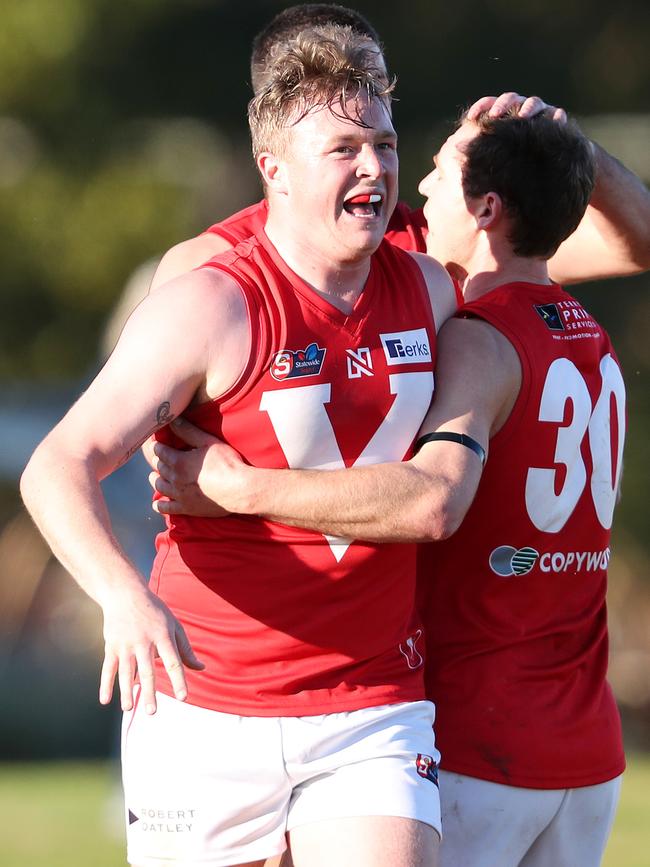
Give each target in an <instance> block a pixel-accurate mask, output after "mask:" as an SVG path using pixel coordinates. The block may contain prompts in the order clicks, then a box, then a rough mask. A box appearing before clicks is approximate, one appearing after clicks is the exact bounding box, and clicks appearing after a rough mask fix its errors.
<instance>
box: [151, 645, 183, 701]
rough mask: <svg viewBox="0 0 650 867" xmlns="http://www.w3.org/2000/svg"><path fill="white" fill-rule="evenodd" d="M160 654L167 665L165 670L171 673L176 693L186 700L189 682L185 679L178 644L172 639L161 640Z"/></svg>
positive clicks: (179, 697) (179, 698) (171, 681)
mask: <svg viewBox="0 0 650 867" xmlns="http://www.w3.org/2000/svg"><path fill="white" fill-rule="evenodd" d="M158 655H159V656H160V658H161V660H162V663H163V665H164V666H165V671H166V672H167V674H168V675H169V680H170V683H171V685H172V689H173V690H174V695H175V696H176V698H177V699H178V700H179V701H185V699H186V698H187V683H186V681H185V671H184V669H183V662H182V660H181V657H180V654H179V651H178V650H177V648H176V645H175V644H174V643H173V642H172V641H165V642H159V643H158Z"/></svg>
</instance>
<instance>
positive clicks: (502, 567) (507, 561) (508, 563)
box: [489, 545, 539, 578]
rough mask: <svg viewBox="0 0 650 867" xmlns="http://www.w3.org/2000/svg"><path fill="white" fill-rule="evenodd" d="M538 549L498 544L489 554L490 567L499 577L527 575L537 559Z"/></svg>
mask: <svg viewBox="0 0 650 867" xmlns="http://www.w3.org/2000/svg"><path fill="white" fill-rule="evenodd" d="M538 559H539V551H536V550H535V549H534V548H528V547H526V548H513V547H512V545H500V546H499V547H498V548H495V549H494V551H492V553H491V554H490V561H489V562H490V569H491V570H492V571H493V572H494V573H495V574H497V575H499V576H500V577H501V578H510V577H511V576H512V575H528V573H529V572H530V571H531V569H532V568H533V566H534V565H535V563H536V562H537V560H538Z"/></svg>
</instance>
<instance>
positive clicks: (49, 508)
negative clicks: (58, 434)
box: [21, 440, 146, 607]
mask: <svg viewBox="0 0 650 867" xmlns="http://www.w3.org/2000/svg"><path fill="white" fill-rule="evenodd" d="M21 493H22V496H23V500H24V502H25V505H26V506H27V509H28V510H29V512H30V514H31V516H32V518H33V520H34V522H35V523H36V525H37V527H38V528H39V530H40V531H41V533H42V534H43V536H44V538H45V540H46V541H47V542H48V544H49V545H50V547H51V549H52V552H53V554H54V555H55V556H56V557H57V559H58V560H59V561H60V562H61V563H62V565H63V566H64V567H65V568H66V569H67V570H68V572H69V573H70V574H71V575H72V576H73V578H75V580H76V581H77V583H78V584H79V586H80V587H81V588H82V589H83V590H84V591H85V592H86V593H87V594H88V595H89V596H90V597H91V598H92V599H94V600H95V602H97V603H98V604H99V605H100V606H102V607H105V606H106V605H109V604H111V602H112V601H113V600H114V599H115V598H116V597H118V596H121V595H123V594H124V593H133V592H135V593H141V592H143V591H144V592H146V582H145V581H144V579H143V577H142V576H141V575H140V574H139V573H138V571H137V570H136V569H135V567H134V566H133V565H132V564H131V563H130V562H129V560H128V559H127V557H126V555H125V554H124V553H123V552H122V550H121V548H120V546H119V544H118V542H117V540H116V539H115V537H114V535H113V532H112V529H111V524H110V518H109V515H108V511H107V509H106V503H105V501H104V498H103V495H102V493H101V489H100V486H99V481H98V477H97V474H96V472H95V471H94V470H93V467H92V463H91V462H86V461H83V460H80V459H79V458H76V457H74V456H73V455H71V454H69V453H67V452H66V451H65V450H63V449H59V448H57V447H56V445H54V444H52V443H49V442H48V440H46V441H45V442H44V443H42V444H41V446H39V448H38V449H37V450H36V452H35V453H34V455H33V457H32V459H31V460H30V462H29V464H28V465H27V468H26V469H25V472H24V473H23V476H22V479H21Z"/></svg>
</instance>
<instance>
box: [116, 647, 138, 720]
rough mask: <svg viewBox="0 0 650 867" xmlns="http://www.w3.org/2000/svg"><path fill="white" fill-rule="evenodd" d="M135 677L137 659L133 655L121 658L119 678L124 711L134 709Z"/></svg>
mask: <svg viewBox="0 0 650 867" xmlns="http://www.w3.org/2000/svg"><path fill="white" fill-rule="evenodd" d="M134 676H135V659H134V658H133V655H132V654H131V653H125V654H123V655H122V656H120V660H119V664H118V670H117V677H118V680H119V682H120V704H121V707H122V710H132V708H133V679H134Z"/></svg>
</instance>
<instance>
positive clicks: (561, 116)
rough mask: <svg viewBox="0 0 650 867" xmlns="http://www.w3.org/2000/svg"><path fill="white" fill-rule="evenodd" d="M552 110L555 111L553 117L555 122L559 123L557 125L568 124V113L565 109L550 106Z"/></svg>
mask: <svg viewBox="0 0 650 867" xmlns="http://www.w3.org/2000/svg"><path fill="white" fill-rule="evenodd" d="M549 108H550V109H554V110H553V114H552V115H551V116H552V118H553V120H555V121H557V123H566V122H567V120H568V118H567V114H566V111H565V110H564V109H563V108H556V107H555V106H554V105H551V106H549Z"/></svg>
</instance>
